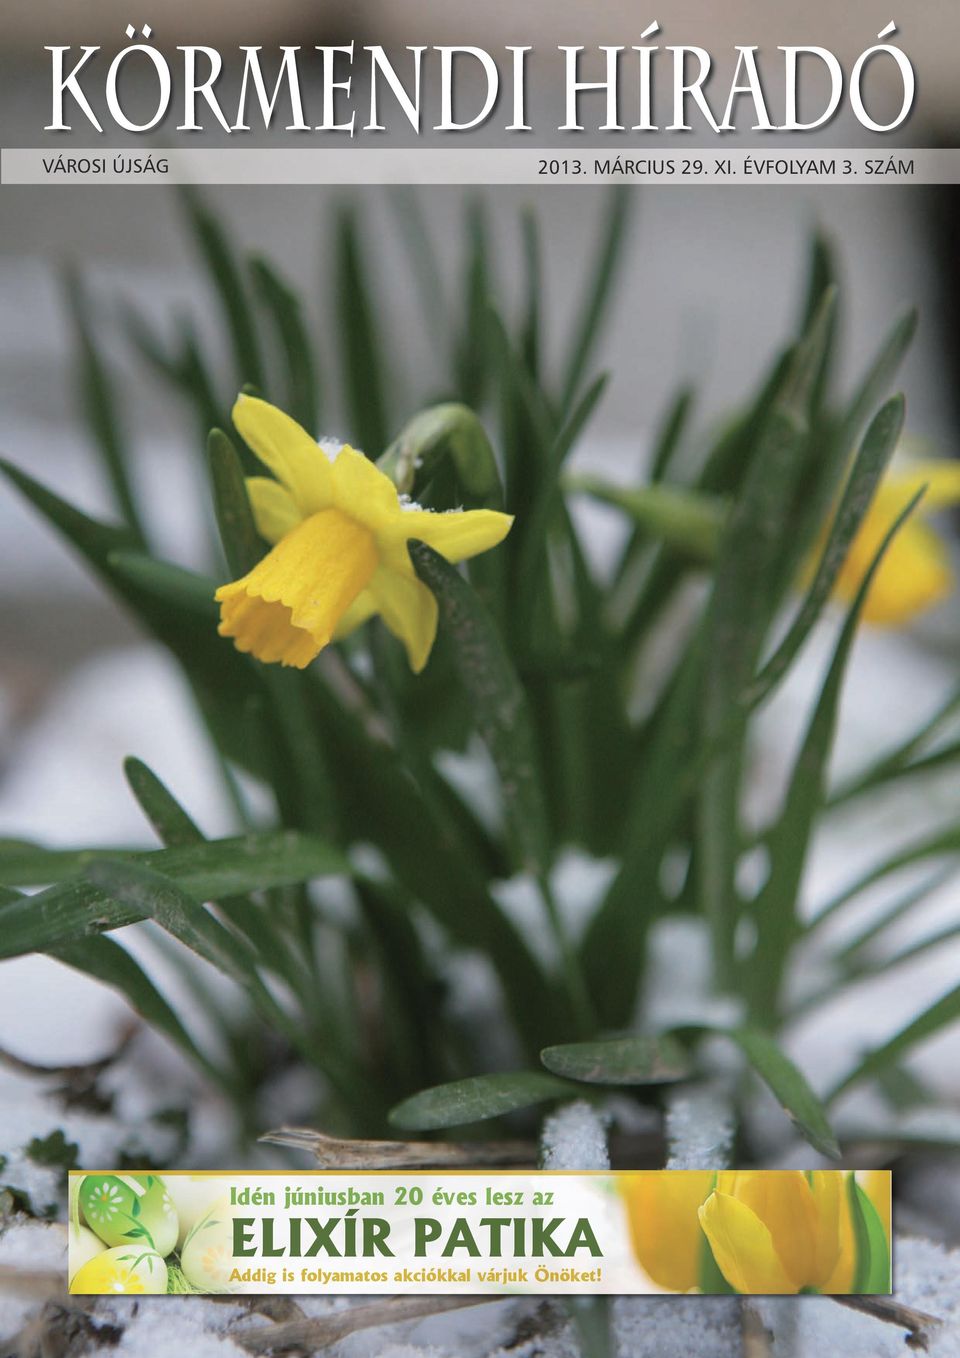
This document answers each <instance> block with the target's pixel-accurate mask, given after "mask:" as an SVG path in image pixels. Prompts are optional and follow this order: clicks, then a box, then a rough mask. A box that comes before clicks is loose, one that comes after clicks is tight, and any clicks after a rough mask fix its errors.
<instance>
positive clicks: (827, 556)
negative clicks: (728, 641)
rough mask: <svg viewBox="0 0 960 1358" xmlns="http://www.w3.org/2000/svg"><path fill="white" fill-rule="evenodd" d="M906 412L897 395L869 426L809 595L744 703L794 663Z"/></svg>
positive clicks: (760, 696)
mask: <svg viewBox="0 0 960 1358" xmlns="http://www.w3.org/2000/svg"><path fill="white" fill-rule="evenodd" d="M904 413H905V411H904V401H903V397H902V396H895V397H894V398H893V400H891V401H888V402H887V404H886V405H885V406H884V407H883V408H882V409H881V410H880V411H879V413H878V414H877V416H876V417H875V419H874V420H873V423H872V424H871V425H870V428H869V429H868V430H867V433H866V436H865V437H864V440H863V443H862V445H861V447H860V451H859V453H858V454H857V458H856V461H855V462H854V464H853V468H852V470H851V472H850V476H849V477H848V479H847V483H846V486H845V487H844V491H843V495H842V497H841V500H840V504H839V506H838V507H837V512H836V514H835V515H834V518H833V522H832V523H831V526H830V531H829V533H828V535H827V540H826V542H825V543H824V547H823V551H822V552H821V554H820V560H819V562H818V564H817V569H816V573H815V575H814V578H813V580H812V581H811V583H810V586H809V588H808V590H807V593H806V596H805V597H804V600H803V602H802V604H801V605H800V608H799V609H798V610H797V613H796V616H795V617H794V620H793V622H792V623H791V625H790V628H789V630H788V632H787V634H786V636H785V637H784V638H783V640H782V641H781V643H780V645H779V646H778V647H777V650H776V652H775V653H774V654H773V655H772V656H771V657H770V659H769V660H768V661H767V662H766V663H765V664H764V666H763V668H762V670H761V671H760V673H759V674H758V675H757V677H756V679H755V680H754V681H753V683H751V684H750V685H749V686H748V688H747V689H746V691H745V693H744V694H743V698H742V701H743V702H744V703H745V704H747V705H749V706H751V707H753V706H756V705H757V704H759V703H761V702H762V701H763V700H764V699H765V698H766V697H768V696H769V694H770V693H771V692H772V691H773V689H774V688H775V687H776V685H777V684H778V683H779V682H780V680H781V679H782V678H783V676H784V675H785V674H786V673H787V671H788V670H789V668H790V666H791V665H792V664H793V662H794V660H795V659H796V657H797V655H798V654H799V652H800V649H801V647H802V646H803V644H804V642H805V641H806V640H807V637H808V636H809V635H810V633H811V631H812V630H813V627H814V624H815V623H816V622H817V619H818V618H819V617H820V614H821V613H822V612H823V608H824V606H825V604H826V602H827V600H828V599H829V598H830V595H831V594H832V593H833V587H834V585H835V584H836V582H837V577H838V576H839V574H840V571H841V568H842V567H843V563H844V562H845V561H846V559H847V554H848V552H849V550H850V546H851V544H852V542H853V540H854V538H855V537H856V535H857V533H858V532H859V530H860V526H861V524H862V523H863V521H864V519H865V517H866V515H867V512H868V511H869V509H870V505H871V503H872V501H873V496H874V492H875V491H876V488H877V486H878V484H879V482H880V480H881V478H882V477H883V474H884V472H885V471H886V469H887V467H888V465H889V463H890V459H891V457H892V456H893V452H894V449H895V448H896V446H897V443H898V441H899V439H900V435H901V433H902V431H903V421H904Z"/></svg>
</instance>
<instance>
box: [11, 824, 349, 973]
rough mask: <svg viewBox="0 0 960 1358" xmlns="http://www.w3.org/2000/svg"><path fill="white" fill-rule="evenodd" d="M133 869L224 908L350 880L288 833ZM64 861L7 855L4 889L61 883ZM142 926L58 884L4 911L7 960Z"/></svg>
mask: <svg viewBox="0 0 960 1358" xmlns="http://www.w3.org/2000/svg"><path fill="white" fill-rule="evenodd" d="M117 857H118V855H117V854H116V852H115V851H109V850H107V851H105V852H102V853H98V852H96V851H95V850H86V851H84V853H83V856H82V864H81V862H79V861H78V858H77V856H74V858H73V861H72V863H71V865H70V866H71V871H72V872H75V871H77V870H78V869H80V868H81V866H82V870H84V871H87V872H89V870H90V866H91V865H92V864H94V863H95V862H97V861H98V860H102V859H104V858H109V859H113V860H116V859H117ZM129 861H131V862H135V863H140V864H143V865H145V866H146V867H148V868H153V869H154V870H155V871H157V872H161V873H163V874H164V875H165V876H169V877H171V878H172V879H173V880H174V881H176V882H177V883H178V885H179V886H180V887H181V888H182V889H183V890H184V891H185V892H186V893H187V894H188V895H190V896H192V897H195V898H196V899H198V900H204V901H209V900H214V901H215V900H223V899H224V898H225V897H231V896H237V895H242V894H243V893H245V892H249V891H259V890H266V889H267V888H269V887H274V886H290V885H294V884H296V883H298V882H305V881H310V880H311V879H312V878H314V877H323V876H335V875H340V874H346V873H349V871H350V868H349V865H348V863H347V862H346V860H345V859H344V858H343V857H342V855H341V854H340V853H339V852H338V851H337V850H336V849H333V848H331V847H330V846H329V845H328V844H325V843H324V842H323V841H322V840H319V839H317V838H316V837H314V836H309V835H302V834H297V833H296V832H295V831H291V830H286V831H282V832H276V833H270V832H266V833H260V834H250V835H244V836H241V837H239V838H237V839H221V840H211V841H210V842H209V843H205V844H199V845H189V846H187V847H185V848H178V849H160V850H157V851H155V852H149V853H135V854H131V855H129ZM61 862H62V854H58V853H57V851H53V852H52V853H45V852H44V851H42V850H35V851H34V852H33V853H32V854H31V855H30V856H28V857H25V856H24V854H23V853H22V852H20V853H14V854H13V855H10V856H8V855H6V854H0V882H2V883H4V884H7V885H30V884H32V883H34V882H45V881H52V880H55V878H56V875H57V871H58V863H61ZM141 918H143V916H142V915H141V914H138V913H137V912H136V911H131V910H130V909H129V908H128V907H126V906H123V905H120V904H118V903H117V902H111V901H108V900H107V899H106V898H105V897H104V896H103V894H102V893H101V892H98V891H96V890H95V889H94V888H93V887H92V886H91V885H90V884H89V882H87V881H83V880H80V881H78V880H76V879H72V880H67V881H62V882H57V883H56V884H55V885H54V886H51V887H48V888H47V889H46V890H45V891H41V892H39V893H38V894H37V895H34V896H29V897H24V898H23V899H22V900H16V901H13V902H11V903H9V904H7V905H4V906H2V907H0V957H16V956H19V955H20V954H22V953H27V952H45V951H47V950H48V949H49V948H51V947H54V946H58V945H59V944H61V943H64V942H70V941H72V940H73V939H77V938H84V937H88V936H90V935H92V934H99V933H103V932H104V931H106V930H109V929H117V928H120V927H121V926H122V925H124V924H132V923H134V922H135V921H136V920H138V919H141Z"/></svg>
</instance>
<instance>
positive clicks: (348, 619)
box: [333, 589, 377, 641]
mask: <svg viewBox="0 0 960 1358" xmlns="http://www.w3.org/2000/svg"><path fill="white" fill-rule="evenodd" d="M376 611H377V601H376V599H374V597H373V595H372V594H371V593H370V591H369V590H368V589H365V590H363V592H362V593H360V594H358V595H357V597H356V598H355V599H354V601H353V603H352V604H351V605H350V607H349V608H348V609H347V611H346V613H344V615H343V617H342V618H341V619H340V621H339V622H338V623H337V626H336V630H335V631H334V634H333V639H334V641H339V640H340V639H341V637H348V636H349V635H350V633H351V632H355V631H356V630H357V628H358V627H361V626H362V625H363V624H364V623H365V622H366V621H367V620H368V619H369V618H372V617H373V615H374V614H375V613H376Z"/></svg>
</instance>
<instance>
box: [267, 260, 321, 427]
mask: <svg viewBox="0 0 960 1358" xmlns="http://www.w3.org/2000/svg"><path fill="white" fill-rule="evenodd" d="M250 272H251V274H252V276H253V284H254V288H255V290H256V292H257V295H258V296H259V297H261V298H262V299H263V302H264V305H265V306H266V309H267V310H268V311H269V313H270V315H271V317H272V319H273V323H274V326H275V328H276V331H277V338H278V339H279V341H280V348H281V351H282V353H283V359H284V366H285V368H286V375H287V396H286V403H285V404H286V409H287V410H289V412H290V414H291V415H292V416H293V418H294V419H295V420H296V421H297V423H298V424H300V425H302V426H303V428H304V429H306V431H307V433H308V434H312V435H313V436H314V437H315V436H316V435H317V433H318V432H319V428H318V426H319V422H320V386H319V364H318V361H317V355H316V351H315V349H314V345H313V341H312V339H311V337H310V332H309V330H308V329H307V326H306V323H305V321H304V319H303V310H302V308H301V306H300V299H299V297H297V295H296V293H295V292H294V291H293V289H292V288H290V287H288V286H287V284H286V283H285V282H284V280H283V279H282V278H281V277H280V275H279V274H278V273H277V271H276V269H274V268H273V266H272V265H271V264H270V262H269V261H268V260H266V259H264V258H263V257H262V256H260V255H258V256H256V257H255V258H254V259H252V260H251V261H250Z"/></svg>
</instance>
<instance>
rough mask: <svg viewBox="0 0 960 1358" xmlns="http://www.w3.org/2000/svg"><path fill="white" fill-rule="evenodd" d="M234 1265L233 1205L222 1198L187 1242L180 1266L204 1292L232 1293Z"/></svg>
mask: <svg viewBox="0 0 960 1358" xmlns="http://www.w3.org/2000/svg"><path fill="white" fill-rule="evenodd" d="M234 1266H235V1261H234V1258H233V1226H232V1218H231V1215H230V1204H229V1202H228V1201H227V1199H226V1198H220V1199H219V1200H218V1201H217V1202H215V1203H214V1204H213V1206H212V1207H211V1208H209V1210H208V1211H207V1212H206V1213H205V1214H204V1215H203V1216H202V1217H201V1218H200V1220H199V1221H198V1222H197V1224H196V1225H195V1226H194V1228H193V1230H192V1231H191V1232H190V1234H189V1235H188V1236H187V1238H186V1240H185V1241H184V1244H183V1248H182V1249H181V1251H180V1267H181V1268H182V1269H183V1273H184V1276H185V1277H186V1279H187V1281H188V1282H189V1283H192V1284H193V1286H194V1287H196V1288H198V1289H199V1290H200V1291H201V1292H231V1291H233V1287H232V1285H231V1283H230V1274H231V1273H232V1272H233V1269H234Z"/></svg>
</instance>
